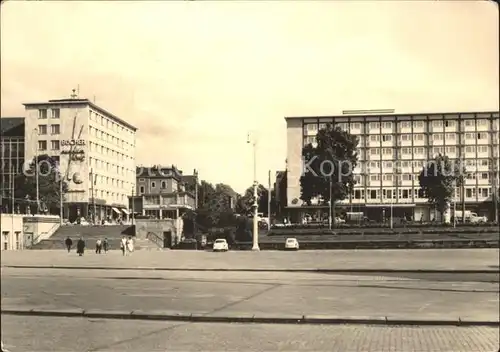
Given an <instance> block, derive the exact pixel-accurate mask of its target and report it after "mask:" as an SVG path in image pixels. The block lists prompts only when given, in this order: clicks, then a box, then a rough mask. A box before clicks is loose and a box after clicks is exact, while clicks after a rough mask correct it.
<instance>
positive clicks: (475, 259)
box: [1, 249, 499, 273]
mask: <svg viewBox="0 0 500 352" xmlns="http://www.w3.org/2000/svg"><path fill="white" fill-rule="evenodd" d="M498 258H499V250H498V249H424V250H345V251H344V250H338V251H299V252H280V251H263V252H251V251H234V252H233V251H230V252H227V253H212V252H203V251H138V252H135V253H132V255H131V256H125V257H123V256H122V255H121V252H119V251H111V252H109V253H108V254H106V255H104V254H101V255H96V254H95V253H94V252H92V251H87V252H86V253H85V255H84V256H83V257H78V256H77V255H76V253H75V252H71V253H67V252H65V251H63V250H55V251H49V250H47V251H45V250H44V251H29V250H26V251H16V252H14V251H12V252H11V251H5V252H3V253H2V258H1V261H2V266H7V267H9V266H10V267H31V268H65V269H71V268H74V269H78V268H87V269H103V270H106V269H108V270H109V269H115V270H192V271H277V272H279V271H283V272H293V271H319V272H348V271H358V272H379V271H385V272H391V271H392V272H457V273H459V272H464V273H466V272H471V273H483V272H484V273H495V272H496V273H498V272H499V267H498V265H499V261H498Z"/></svg>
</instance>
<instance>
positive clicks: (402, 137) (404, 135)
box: [401, 134, 411, 141]
mask: <svg viewBox="0 0 500 352" xmlns="http://www.w3.org/2000/svg"><path fill="white" fill-rule="evenodd" d="M410 139H411V137H410V135H409V134H402V135H401V140H402V141H409V140H410Z"/></svg>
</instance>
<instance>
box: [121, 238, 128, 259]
mask: <svg viewBox="0 0 500 352" xmlns="http://www.w3.org/2000/svg"><path fill="white" fill-rule="evenodd" d="M120 249H121V250H122V254H123V255H125V253H126V251H127V238H126V237H125V236H123V237H122V240H121V241H120Z"/></svg>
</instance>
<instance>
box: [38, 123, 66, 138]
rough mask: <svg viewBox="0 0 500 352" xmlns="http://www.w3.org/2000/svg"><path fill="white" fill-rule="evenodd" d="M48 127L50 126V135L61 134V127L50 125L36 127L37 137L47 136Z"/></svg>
mask: <svg viewBox="0 0 500 352" xmlns="http://www.w3.org/2000/svg"><path fill="white" fill-rule="evenodd" d="M48 126H50V134H51V135H56V134H61V125H59V124H51V125H38V135H39V136H44V135H47V132H48Z"/></svg>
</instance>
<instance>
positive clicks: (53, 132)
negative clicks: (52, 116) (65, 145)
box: [50, 125, 61, 134]
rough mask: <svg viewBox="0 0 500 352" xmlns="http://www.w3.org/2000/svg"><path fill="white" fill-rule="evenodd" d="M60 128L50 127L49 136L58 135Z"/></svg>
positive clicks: (57, 126) (56, 126)
mask: <svg viewBox="0 0 500 352" xmlns="http://www.w3.org/2000/svg"><path fill="white" fill-rule="evenodd" d="M60 133H61V126H60V125H51V126H50V134H60Z"/></svg>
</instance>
